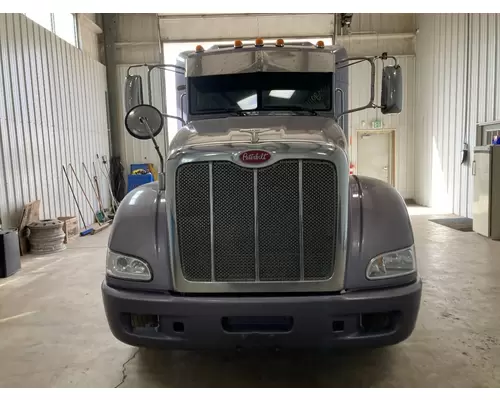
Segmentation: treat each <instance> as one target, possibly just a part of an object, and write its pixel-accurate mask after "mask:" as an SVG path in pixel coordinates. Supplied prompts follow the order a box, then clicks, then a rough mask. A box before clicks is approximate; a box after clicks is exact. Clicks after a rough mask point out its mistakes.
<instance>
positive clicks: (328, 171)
mask: <svg viewBox="0 0 500 400" xmlns="http://www.w3.org/2000/svg"><path fill="white" fill-rule="evenodd" d="M302 176H303V179H302V182H303V183H302V193H303V195H302V196H303V197H302V198H303V231H304V279H305V280H321V279H328V278H329V277H330V276H332V274H333V262H334V257H335V244H336V216H337V185H336V184H335V182H337V172H336V170H335V167H334V166H333V164H330V163H329V162H326V161H316V162H304V163H303V166H302Z"/></svg>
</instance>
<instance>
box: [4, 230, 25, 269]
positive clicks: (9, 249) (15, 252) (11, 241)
mask: <svg viewBox="0 0 500 400" xmlns="http://www.w3.org/2000/svg"><path fill="white" fill-rule="evenodd" d="M20 269H21V254H20V253H19V237H18V236H17V232H16V231H12V230H0V278H7V277H8V276H11V275H14V274H15V273H16V272H17V271H19V270H20Z"/></svg>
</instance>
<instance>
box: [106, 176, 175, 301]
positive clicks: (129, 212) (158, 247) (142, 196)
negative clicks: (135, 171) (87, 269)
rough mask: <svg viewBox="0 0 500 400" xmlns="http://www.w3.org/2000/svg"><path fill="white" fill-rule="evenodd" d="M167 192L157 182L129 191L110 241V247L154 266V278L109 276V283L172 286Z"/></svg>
mask: <svg viewBox="0 0 500 400" xmlns="http://www.w3.org/2000/svg"><path fill="white" fill-rule="evenodd" d="M164 196H165V194H164V192H163V193H161V192H160V191H159V190H158V182H151V183H148V184H145V185H142V186H139V187H137V188H136V189H134V190H132V191H131V192H130V193H128V194H127V195H126V196H125V198H124V199H123V200H122V202H121V203H120V206H119V207H118V210H117V212H116V215H115V218H114V219H113V224H112V225H111V233H110V236H109V242H108V247H109V249H110V250H111V251H114V252H117V253H121V254H124V255H129V256H132V257H136V258H139V259H142V260H144V261H146V262H147V263H148V264H149V266H150V267H151V271H152V275H153V279H152V281H150V282H128V281H126V280H123V279H116V278H112V277H106V279H107V282H108V284H109V285H111V286H116V287H120V288H124V289H135V290H145V291H165V290H168V289H170V288H172V273H171V268H170V258H169V254H170V249H169V240H168V232H167V229H168V228H167V226H168V224H167V211H166V202H165V197H164ZM157 214H158V219H156V215H157Z"/></svg>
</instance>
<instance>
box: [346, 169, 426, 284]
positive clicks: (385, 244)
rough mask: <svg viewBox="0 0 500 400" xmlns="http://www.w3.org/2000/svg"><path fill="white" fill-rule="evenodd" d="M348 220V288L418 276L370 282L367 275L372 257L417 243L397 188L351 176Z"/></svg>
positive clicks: (390, 282)
mask: <svg viewBox="0 0 500 400" xmlns="http://www.w3.org/2000/svg"><path fill="white" fill-rule="evenodd" d="M348 220H349V228H348V239H347V241H348V244H347V248H348V249H349V252H348V256H347V268H346V275H345V289H346V290H358V289H368V288H375V287H377V288H380V287H384V286H398V285H404V284H407V283H409V282H412V281H414V280H415V279H416V278H417V273H415V274H411V275H407V276H403V277H397V278H389V279H387V280H378V281H370V280H368V279H367V278H366V275H365V273H366V267H367V266H368V263H369V262H370V260H371V259H372V258H373V257H375V256H378V255H380V254H383V253H387V252H390V251H394V250H399V249H403V248H406V247H410V246H412V245H413V244H414V237H413V230H412V226H411V221H410V217H409V215H408V210H407V207H406V204H405V201H404V199H403V197H402V196H401V195H400V194H399V192H398V191H397V190H396V189H395V188H393V187H392V186H391V185H389V184H388V183H386V182H384V181H381V180H378V179H374V178H369V177H364V176H356V175H351V176H350V179H349V214H348Z"/></svg>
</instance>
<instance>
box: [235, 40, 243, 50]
mask: <svg viewBox="0 0 500 400" xmlns="http://www.w3.org/2000/svg"><path fill="white" fill-rule="evenodd" d="M234 47H235V48H236V49H241V48H242V47H243V42H242V41H241V40H235V41H234Z"/></svg>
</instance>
